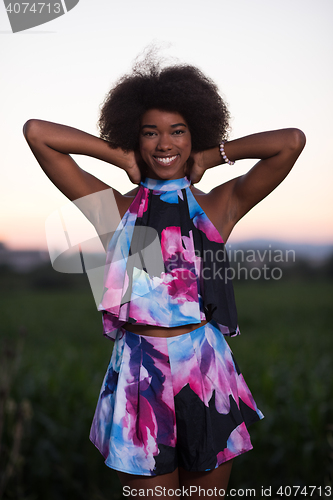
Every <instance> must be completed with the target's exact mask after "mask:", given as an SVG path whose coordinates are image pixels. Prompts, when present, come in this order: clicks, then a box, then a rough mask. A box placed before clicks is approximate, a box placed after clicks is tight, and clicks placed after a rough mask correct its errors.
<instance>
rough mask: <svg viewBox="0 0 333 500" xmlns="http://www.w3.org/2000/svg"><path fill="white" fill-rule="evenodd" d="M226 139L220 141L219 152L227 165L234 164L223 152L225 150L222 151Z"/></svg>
mask: <svg viewBox="0 0 333 500" xmlns="http://www.w3.org/2000/svg"><path fill="white" fill-rule="evenodd" d="M225 143H226V141H222V142H221V144H220V146H219V148H220V154H221V156H222V158H223V160H224V162H225V163H228V164H229V165H235V162H234V161H231V160H229V158H228V157H227V155H226V154H225V151H224V145H225Z"/></svg>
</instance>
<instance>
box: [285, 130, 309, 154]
mask: <svg viewBox="0 0 333 500" xmlns="http://www.w3.org/2000/svg"><path fill="white" fill-rule="evenodd" d="M305 143H306V137H305V134H304V132H303V131H302V130H300V129H298V128H291V129H289V137H288V149H290V150H292V151H294V152H295V151H297V152H298V153H299V154H300V153H301V151H302V150H303V148H304V146H305Z"/></svg>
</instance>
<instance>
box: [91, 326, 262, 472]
mask: <svg viewBox="0 0 333 500" xmlns="http://www.w3.org/2000/svg"><path fill="white" fill-rule="evenodd" d="M261 418H263V415H262V413H261V412H260V410H259V409H258V408H257V406H256V403H255V401H254V399H253V397H252V394H251V393H250V391H249V389H248V387H247V385H246V383H245V381H244V379H243V376H242V374H241V373H240V371H239V368H238V366H237V364H236V362H235V360H234V358H233V355H232V352H231V350H230V348H229V346H228V344H227V342H226V341H225V339H224V336H223V335H222V333H221V331H220V330H219V329H218V328H217V325H216V324H215V323H213V322H212V323H207V324H206V325H204V326H202V327H199V328H198V329H196V330H193V331H192V332H190V333H187V334H184V335H179V336H176V337H169V338H161V337H148V336H141V335H136V334H134V333H131V332H128V331H125V330H119V331H118V334H117V337H116V340H115V344H114V349H113V353H112V358H111V361H110V365H109V368H108V370H107V373H106V375H105V378H104V382H103V385H102V388H101V392H100V397H99V401H98V404H97V408H96V412H95V416H94V420H93V424H92V427H91V432H90V439H91V441H92V442H93V443H94V444H95V446H96V447H97V448H98V449H99V450H100V452H101V453H102V455H103V456H104V459H105V463H106V464H107V465H108V466H109V467H112V468H113V469H116V470H118V471H123V472H127V473H130V474H139V475H147V476H151V475H158V474H165V473H168V472H172V471H173V470H175V468H176V467H178V466H182V467H184V468H185V469H186V470H193V471H206V470H212V469H214V468H216V467H218V466H219V465H220V464H221V463H223V462H225V461H227V460H230V459H232V458H234V457H236V456H237V455H240V454H241V453H244V452H246V451H248V450H250V449H252V444H251V441H250V436H249V433H248V430H247V427H248V426H249V425H250V424H252V423H253V422H256V421H258V420H260V419H261Z"/></svg>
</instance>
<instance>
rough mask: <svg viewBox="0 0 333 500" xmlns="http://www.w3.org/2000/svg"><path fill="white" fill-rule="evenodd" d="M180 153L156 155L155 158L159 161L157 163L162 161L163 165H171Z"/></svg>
mask: <svg viewBox="0 0 333 500" xmlns="http://www.w3.org/2000/svg"><path fill="white" fill-rule="evenodd" d="M178 156H179V155H174V156H154V160H155V161H157V163H160V164H161V165H171V163H173V162H174V161H175V160H176V159H177V158H178Z"/></svg>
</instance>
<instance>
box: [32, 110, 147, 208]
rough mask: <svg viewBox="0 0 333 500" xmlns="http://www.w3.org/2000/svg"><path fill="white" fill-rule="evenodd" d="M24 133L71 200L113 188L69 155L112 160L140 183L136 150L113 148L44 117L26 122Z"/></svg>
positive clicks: (56, 182) (45, 167)
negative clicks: (44, 119) (127, 150)
mask: <svg viewBox="0 0 333 500" xmlns="http://www.w3.org/2000/svg"><path fill="white" fill-rule="evenodd" d="M23 133H24V136H25V138H26V140H27V142H28V144H29V146H30V148H31V150H32V152H33V154H34V155H35V157H36V159H37V161H38V163H39V164H40V166H41V167H42V169H43V170H44V172H45V173H46V175H47V176H48V177H49V178H50V180H51V181H52V182H53V184H55V186H57V188H58V189H60V191H62V193H64V194H65V195H66V196H67V197H68V198H69V199H70V200H76V199H78V198H81V197H83V196H86V195H88V194H92V193H95V192H97V191H102V190H104V189H107V188H109V187H110V186H108V185H107V184H105V183H104V182H102V181H101V180H99V179H97V178H96V177H95V176H93V175H91V174H89V173H88V172H86V171H84V170H82V169H81V168H80V167H79V166H78V165H77V164H76V163H75V161H74V160H73V158H71V156H70V154H79V155H87V156H91V157H94V158H98V159H99V160H103V161H105V162H107V163H111V164H113V165H116V166H118V167H120V168H122V169H123V170H125V171H126V172H127V174H128V176H129V177H130V179H131V180H132V181H133V182H135V183H138V182H140V170H139V168H138V166H137V164H136V159H135V155H134V152H131V151H129V152H126V151H123V150H122V149H120V148H118V149H114V148H111V146H110V144H109V143H107V142H106V141H103V140H102V139H99V138H98V137H95V136H93V135H90V134H87V133H85V132H82V131H81V130H77V129H75V128H72V127H67V126H65V125H59V124H57V123H51V122H47V121H43V120H29V121H27V122H26V123H25V125H24V128H23ZM115 194H116V193H115Z"/></svg>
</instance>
